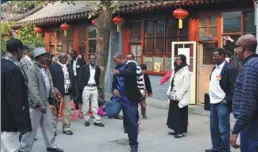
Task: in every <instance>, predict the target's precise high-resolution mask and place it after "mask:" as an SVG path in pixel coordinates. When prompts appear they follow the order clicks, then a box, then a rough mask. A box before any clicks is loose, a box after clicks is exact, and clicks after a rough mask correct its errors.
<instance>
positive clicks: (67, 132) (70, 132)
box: [63, 130, 73, 135]
mask: <svg viewBox="0 0 258 152" xmlns="http://www.w3.org/2000/svg"><path fill="white" fill-rule="evenodd" d="M63 133H64V134H67V135H73V132H72V131H71V130H67V131H63Z"/></svg>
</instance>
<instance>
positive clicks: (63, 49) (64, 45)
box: [60, 41, 68, 52]
mask: <svg viewBox="0 0 258 152" xmlns="http://www.w3.org/2000/svg"><path fill="white" fill-rule="evenodd" d="M62 46H63V47H62V50H60V51H64V52H66V51H67V46H68V42H67V41H63V45H62Z"/></svg>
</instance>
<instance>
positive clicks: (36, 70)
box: [20, 48, 63, 152]
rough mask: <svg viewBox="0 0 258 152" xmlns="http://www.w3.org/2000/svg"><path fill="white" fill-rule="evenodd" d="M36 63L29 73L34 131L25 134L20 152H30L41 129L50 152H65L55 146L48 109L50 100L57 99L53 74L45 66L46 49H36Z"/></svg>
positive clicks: (46, 58)
mask: <svg viewBox="0 0 258 152" xmlns="http://www.w3.org/2000/svg"><path fill="white" fill-rule="evenodd" d="M33 58H34V60H35V61H34V62H33V64H32V65H31V67H30V69H29V70H28V72H27V77H28V87H29V97H30V99H31V100H30V101H29V106H30V117H31V125H32V131H31V132H28V133H26V134H24V135H23V136H22V140H21V148H20V152H30V151H31V149H32V146H33V142H34V139H35V136H36V134H37V130H38V128H39V127H40V128H41V131H42V135H43V138H44V141H45V144H46V146H47V151H49V152H63V150H62V149H59V148H56V146H55V145H54V141H55V135H54V131H53V124H52V116H51V111H50V109H49V107H48V104H49V100H50V99H51V98H55V96H54V94H55V93H54V88H53V82H52V78H51V74H50V72H49V70H48V69H47V68H45V65H46V64H47V61H48V54H47V52H46V50H45V48H36V49H35V50H34V51H33Z"/></svg>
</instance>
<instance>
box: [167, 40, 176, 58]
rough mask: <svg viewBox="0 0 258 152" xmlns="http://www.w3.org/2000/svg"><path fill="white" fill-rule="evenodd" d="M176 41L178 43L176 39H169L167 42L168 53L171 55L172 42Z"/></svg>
mask: <svg viewBox="0 0 258 152" xmlns="http://www.w3.org/2000/svg"><path fill="white" fill-rule="evenodd" d="M175 41H177V40H176V38H167V40H166V46H167V50H166V53H168V54H171V49H172V48H171V44H172V42H175Z"/></svg>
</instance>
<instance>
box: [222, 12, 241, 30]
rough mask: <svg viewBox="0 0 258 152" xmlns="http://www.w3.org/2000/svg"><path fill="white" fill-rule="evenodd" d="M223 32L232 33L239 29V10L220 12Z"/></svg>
mask: <svg viewBox="0 0 258 152" xmlns="http://www.w3.org/2000/svg"><path fill="white" fill-rule="evenodd" d="M222 17H223V33H233V32H240V31H241V12H228V13H222Z"/></svg>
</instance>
